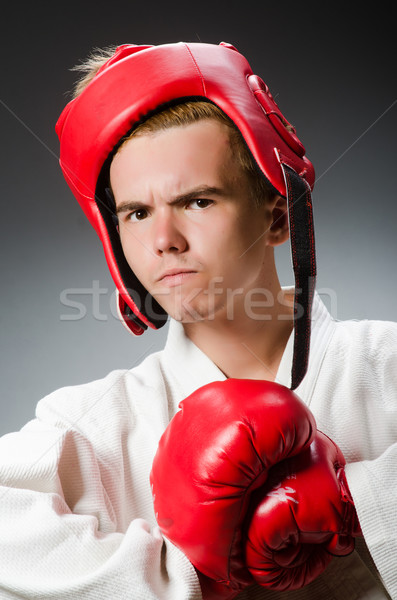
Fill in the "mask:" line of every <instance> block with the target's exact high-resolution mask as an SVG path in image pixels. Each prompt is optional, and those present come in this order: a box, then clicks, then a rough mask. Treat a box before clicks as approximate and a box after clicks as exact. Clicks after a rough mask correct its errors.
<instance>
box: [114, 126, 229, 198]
mask: <svg viewBox="0 0 397 600" xmlns="http://www.w3.org/2000/svg"><path fill="white" fill-rule="evenodd" d="M231 161H233V156H232V151H231V144H230V135H229V128H228V127H227V126H226V125H224V124H222V123H220V122H218V121H216V120H214V119H205V120H201V121H197V122H195V123H192V124H189V125H183V126H175V127H171V128H168V129H165V130H162V131H159V132H156V133H147V134H146V133H145V134H144V135H138V136H137V137H131V138H130V139H129V140H128V141H127V142H125V143H124V144H123V145H122V146H121V148H120V149H119V151H118V152H117V154H116V155H115V157H114V159H113V161H112V164H111V167H110V183H111V186H112V189H113V192H114V193H115V195H116V197H117V195H118V193H124V192H125V191H127V190H128V189H129V191H130V193H131V192H134V191H136V192H137V193H139V194H141V193H144V192H145V191H148V190H149V189H150V188H153V189H154V190H155V189H156V187H157V188H158V186H161V187H162V190H163V191H164V193H165V194H167V193H173V194H174V193H180V192H181V191H183V189H181V188H183V187H184V186H190V185H197V184H198V183H200V184H202V183H206V184H208V185H215V184H219V183H220V182H222V183H225V181H227V180H228V179H229V178H230V177H231V172H232V173H233V174H235V170H236V169H231ZM157 191H159V190H157Z"/></svg>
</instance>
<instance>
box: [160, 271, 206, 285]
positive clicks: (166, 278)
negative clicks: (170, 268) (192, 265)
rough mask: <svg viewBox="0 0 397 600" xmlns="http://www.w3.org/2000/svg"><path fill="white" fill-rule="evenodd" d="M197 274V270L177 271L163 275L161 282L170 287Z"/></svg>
mask: <svg viewBox="0 0 397 600" xmlns="http://www.w3.org/2000/svg"><path fill="white" fill-rule="evenodd" d="M196 274H197V271H175V272H171V273H168V274H166V275H163V277H161V278H160V279H159V282H160V283H161V284H163V285H167V286H168V287H172V286H174V285H178V284H181V283H183V282H185V281H186V280H187V279H189V278H191V277H193V275H196Z"/></svg>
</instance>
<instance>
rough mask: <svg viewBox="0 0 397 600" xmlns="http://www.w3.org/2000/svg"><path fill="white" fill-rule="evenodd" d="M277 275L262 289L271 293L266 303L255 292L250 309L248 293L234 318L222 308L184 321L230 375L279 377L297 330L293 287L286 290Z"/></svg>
mask: <svg viewBox="0 0 397 600" xmlns="http://www.w3.org/2000/svg"><path fill="white" fill-rule="evenodd" d="M274 275H275V276H274V277H272V278H270V281H269V280H268V282H267V286H266V287H265V288H262V289H266V292H267V301H266V302H263V298H262V306H261V305H260V303H259V301H258V299H257V298H255V296H253V295H252V294H251V295H250V298H251V299H252V302H251V306H250V309H249V310H247V297H248V295H247V294H245V295H244V297H241V296H239V301H238V302H236V303H234V305H233V319H230V316H229V317H227V316H225V314H224V312H225V311H223V312H222V311H220V313H219V314H218V313H217V314H216V315H215V318H213V319H212V320H202V321H197V322H194V323H184V324H183V327H184V330H185V333H186V335H187V336H188V337H189V338H190V339H191V340H192V341H193V343H194V344H195V345H196V346H197V347H198V348H200V350H202V351H203V352H204V353H205V354H206V355H207V356H208V357H209V358H210V359H211V360H212V361H213V362H214V363H215V364H216V365H217V367H218V368H219V369H220V370H221V371H222V372H223V373H224V374H225V376H226V377H229V378H238V379H264V380H268V381H274V379H275V378H276V375H277V371H278V368H279V365H280V361H281V358H282V356H283V353H284V350H285V346H286V344H287V342H288V338H289V336H290V334H291V332H292V330H293V290H290V291H286V290H282V289H281V286H280V283H279V281H278V277H277V274H276V273H274ZM256 289H257V288H256ZM270 299H271V301H270ZM254 303H255V304H254ZM229 309H230V307H229ZM228 314H230V310H229V311H228Z"/></svg>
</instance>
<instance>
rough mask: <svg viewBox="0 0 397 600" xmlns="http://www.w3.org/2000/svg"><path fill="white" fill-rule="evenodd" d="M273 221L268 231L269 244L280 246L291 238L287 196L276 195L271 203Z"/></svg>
mask: <svg viewBox="0 0 397 600" xmlns="http://www.w3.org/2000/svg"><path fill="white" fill-rule="evenodd" d="M269 208H270V213H271V223H270V225H269V229H268V232H267V245H268V246H279V245H280V244H283V243H284V242H285V241H286V240H288V238H289V226H288V206H287V200H286V198H283V197H282V196H275V197H274V199H273V200H271V203H270V207H269Z"/></svg>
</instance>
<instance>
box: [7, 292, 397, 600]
mask: <svg viewBox="0 0 397 600" xmlns="http://www.w3.org/2000/svg"><path fill="white" fill-rule="evenodd" d="M292 348H293V334H291V337H290V340H289V342H288V344H287V347H286V349H285V352H284V355H283V358H282V361H281V364H280V367H279V370H278V373H277V377H276V381H278V382H280V383H282V384H285V385H287V386H289V384H290V371H291V364H292ZM224 379H225V376H224V374H223V373H222V372H221V371H220V370H219V369H218V367H217V366H216V365H215V364H214V363H213V362H211V360H210V359H209V358H208V357H207V356H206V355H205V354H204V353H203V352H202V351H201V350H199V349H198V348H197V346H195V345H194V344H193V343H192V342H191V341H190V340H189V339H188V338H187V337H186V336H185V334H184V330H183V327H182V325H181V324H180V323H178V322H176V321H174V320H172V319H171V322H170V327H169V333H168V337H167V342H166V346H165V348H164V349H163V350H161V351H159V352H156V353H154V354H152V355H150V356H148V357H147V358H146V359H145V360H144V361H143V362H142V363H141V364H140V365H139V366H138V367H136V368H134V369H131V370H120V371H113V372H111V373H110V374H109V375H108V376H107V377H105V378H104V379H101V380H98V381H94V382H91V383H88V384H85V385H79V386H73V387H66V388H62V389H60V390H57V391H56V392H54V393H52V394H50V395H49V396H47V397H45V398H44V399H42V400H41V401H40V402H39V403H38V406H37V411H36V419H34V420H32V421H30V422H29V423H27V424H26V425H25V426H24V427H23V428H22V429H21V431H19V432H16V433H11V434H8V435H5V436H3V437H2V438H0V486H1V487H0V599H3V598H4V599H11V598H12V599H17V598H18V599H21V598H29V599H30V598H40V600H50V599H51V600H55V599H56V600H66V599H68V600H69V599H78V600H104V599H106V600H109V599H112V600H124V599H125V600H127V599H128V600H155V599H156V600H196V599H197V600H199V599H200V598H201V593H200V586H199V584H198V580H197V577H196V574H195V571H194V569H193V567H192V566H191V564H190V563H189V561H188V560H187V559H186V557H185V556H184V555H183V554H182V552H180V551H179V550H178V549H176V548H175V547H174V546H173V545H172V544H171V543H170V542H168V541H167V540H163V539H162V537H161V534H160V532H159V530H158V528H157V526H156V522H155V518H154V513H153V506H152V498H151V491H150V484H149V472H150V469H151V464H152V460H153V457H154V454H155V452H156V449H157V444H158V440H159V438H160V436H161V434H162V432H163V431H164V429H165V427H166V426H167V424H168V422H169V421H170V419H171V418H172V416H173V415H174V414H175V413H176V411H177V410H178V404H179V402H180V401H181V400H183V399H184V398H185V397H186V396H188V395H189V394H191V393H192V392H193V391H194V390H196V389H197V388H199V387H201V386H203V385H205V384H207V383H210V382H211V381H220V380H224ZM297 393H298V394H299V395H300V397H301V398H302V399H303V400H304V401H305V402H306V403H307V404H308V405H309V406H310V408H311V410H312V411H313V413H314V415H315V417H316V420H317V424H318V428H319V429H321V430H323V431H324V432H325V433H327V434H328V435H329V436H331V437H332V438H333V439H334V440H335V442H336V443H337V444H339V446H340V447H341V449H342V451H343V453H344V455H345V457H346V460H347V462H348V465H347V478H348V483H349V486H350V489H351V492H352V495H353V498H354V501H355V504H356V508H357V512H358V516H359V520H360V524H361V527H362V530H363V533H364V538H365V543H364V541H359V543H358V544H357V550H356V551H355V552H354V553H353V554H351V555H350V556H349V557H346V558H341V559H334V560H333V561H332V563H331V564H330V565H329V567H328V568H327V569H326V571H325V573H323V574H322V575H321V576H320V577H319V578H317V580H316V581H314V582H313V583H312V584H310V585H309V586H306V587H305V588H303V589H302V590H298V591H296V592H287V593H285V592H284V593H282V594H278V593H275V592H270V591H268V590H265V589H264V588H260V587H258V586H255V587H253V588H250V589H249V590H246V591H244V592H242V593H241V594H240V596H239V598H241V600H243V599H248V598H249V599H269V600H274V599H276V598H280V600H282V599H285V600H287V599H288V600H292V599H293V600H298V599H303V598H305V599H308V600H310V599H316V600H319V599H320V598H321V599H322V600H323V599H337V600H352V599H355V598H357V599H360V600H364V599H371V600H378V599H381V598H382V599H383V598H387V597H389V596H388V595H387V592H386V589H387V590H388V593H389V594H390V597H392V598H396V599H397V509H396V504H397V502H396V500H397V443H396V442H397V324H395V323H385V322H375V321H361V322H359V321H345V322H336V321H334V320H333V319H332V318H331V317H330V315H329V313H328V311H327V310H326V308H325V306H324V305H323V303H322V302H321V300H320V298H319V296H318V295H316V297H315V301H314V306H313V324H312V343H311V354H310V362H309V369H308V373H307V375H306V377H305V379H304V381H303V382H302V384H301V385H300V386H299V388H298V390H297ZM176 501H177V499H176ZM375 565H376V567H375ZM382 582H383V584H382Z"/></svg>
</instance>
